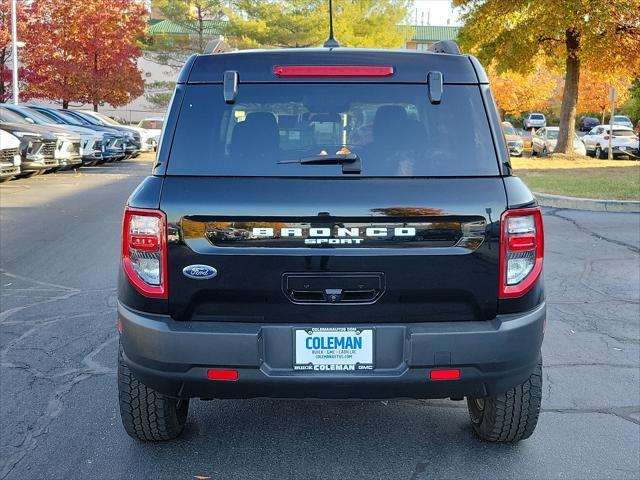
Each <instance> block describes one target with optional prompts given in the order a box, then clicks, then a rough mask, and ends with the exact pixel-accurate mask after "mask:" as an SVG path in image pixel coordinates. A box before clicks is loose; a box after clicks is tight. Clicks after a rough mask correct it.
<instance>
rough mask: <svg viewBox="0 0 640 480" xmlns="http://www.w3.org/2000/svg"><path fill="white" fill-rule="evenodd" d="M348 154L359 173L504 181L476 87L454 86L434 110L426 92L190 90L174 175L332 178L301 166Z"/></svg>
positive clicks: (174, 151)
mask: <svg viewBox="0 0 640 480" xmlns="http://www.w3.org/2000/svg"><path fill="white" fill-rule="evenodd" d="M343 147H346V149H348V150H349V151H350V152H353V153H355V154H357V155H358V156H359V157H360V158H361V160H362V173H361V174H360V175H361V176H456V175H469V176H470V175H474V176H475V175H498V164H497V160H496V154H495V150H494V146H493V141H492V137H491V134H490V132H489V126H488V123H487V117H486V114H485V110H484V105H483V103H482V99H481V97H480V91H479V89H478V87H477V86H472V85H446V86H445V88H444V94H443V98H442V102H441V104H439V105H433V104H431V103H430V102H429V100H428V93H427V89H426V87H425V86H424V85H398V84H367V85H359V84H286V85H285V84H268V85H265V84H262V85H256V84H240V85H239V92H238V96H237V99H236V102H235V103H234V104H231V105H228V104H225V102H224V100H223V95H222V86H221V85H189V86H188V87H187V91H186V92H185V97H184V100H183V102H182V108H181V112H180V116H179V121H178V125H177V127H176V131H175V135H174V140H173V145H172V147H171V154H170V159H169V164H168V170H167V173H168V174H170V175H171V174H174V175H233V176H327V175H329V176H333V175H338V176H341V175H342V168H341V166H340V165H318V164H313V165H311V164H306V165H301V164H300V163H296V162H298V161H299V160H300V159H301V158H306V157H314V156H318V155H324V154H325V153H326V154H327V155H332V156H334V155H335V154H336V152H338V151H339V150H341V149H342V148H343Z"/></svg>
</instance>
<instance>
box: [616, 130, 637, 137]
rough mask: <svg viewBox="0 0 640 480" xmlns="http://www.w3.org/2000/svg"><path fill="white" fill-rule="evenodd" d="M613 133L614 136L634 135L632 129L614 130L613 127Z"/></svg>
mask: <svg viewBox="0 0 640 480" xmlns="http://www.w3.org/2000/svg"><path fill="white" fill-rule="evenodd" d="M613 135H614V136H616V137H635V136H636V134H635V133H633V130H616V129H615V128H614V129H613Z"/></svg>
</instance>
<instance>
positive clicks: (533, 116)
mask: <svg viewBox="0 0 640 480" xmlns="http://www.w3.org/2000/svg"><path fill="white" fill-rule="evenodd" d="M522 125H523V127H524V129H525V130H531V129H532V128H542V127H546V126H547V118H546V117H545V116H544V114H543V113H527V114H526V115H525V116H524V119H523V120H522Z"/></svg>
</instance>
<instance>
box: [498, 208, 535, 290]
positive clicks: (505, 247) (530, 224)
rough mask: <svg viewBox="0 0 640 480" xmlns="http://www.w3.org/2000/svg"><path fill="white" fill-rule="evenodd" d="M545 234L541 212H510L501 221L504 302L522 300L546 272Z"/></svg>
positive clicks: (533, 210)
mask: <svg viewBox="0 0 640 480" xmlns="http://www.w3.org/2000/svg"><path fill="white" fill-rule="evenodd" d="M543 257H544V232H543V228H542V214H541V212H540V209H539V208H522V209H517V210H507V211H506V212H504V213H503V214H502V218H501V220H500V284H499V291H500V298H514V297H520V296H522V295H524V294H525V293H527V292H528V291H529V290H531V288H532V287H533V284H534V283H535V282H536V280H537V279H538V278H539V277H540V273H541V272H542V259H543Z"/></svg>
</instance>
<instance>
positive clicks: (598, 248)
mask: <svg viewBox="0 0 640 480" xmlns="http://www.w3.org/2000/svg"><path fill="white" fill-rule="evenodd" d="M149 171H150V163H149V161H148V160H147V161H144V160H136V161H126V162H122V163H120V164H115V165H107V166H101V167H95V168H87V169H83V170H82V171H81V173H74V172H64V173H58V174H52V175H44V176H38V177H34V178H30V179H24V180H20V181H12V182H8V183H5V184H2V185H1V186H0V242H1V247H2V248H1V252H0V267H1V275H0V282H1V283H0V286H1V297H0V300H1V305H0V307H1V308H0V361H1V369H0V422H1V424H0V435H1V442H0V479H5V478H7V479H9V478H10V479H41V478H55V479H63V478H64V479H85V478H95V479H102V478H106V479H111V478H132V479H133V478H135V479H139V478H153V479H159V478H162V479H164V478H167V479H182V478H184V479H193V478H194V476H203V477H205V478H206V477H210V478H211V479H236V478H242V479H257V478H277V479H283V478H307V479H316V478H318V479H320V478H323V479H324V478H340V479H343V480H345V479H355V478H359V479H427V478H461V479H462V478H487V479H499V478H500V479H501V478H504V479H514V478H540V479H550V478H561V479H572V478H581V479H582V478H598V479H600V478H633V479H637V478H639V477H640V215H636V214H612V213H592V212H577V211H570V210H546V211H545V227H546V235H547V237H546V258H545V262H546V264H545V281H546V286H547V299H548V306H549V315H548V323H547V333H546V339H545V343H544V347H543V351H544V362H545V374H544V400H543V412H542V414H541V418H540V423H539V425H538V429H537V430H536V432H535V433H534V435H533V436H532V437H531V438H530V439H529V440H527V441H524V442H522V443H520V444H517V445H491V444H486V443H480V442H479V441H477V440H476V439H475V438H474V436H473V433H472V431H471V428H470V426H469V422H468V416H467V411H466V404H464V403H463V402H452V401H445V400H430V401H416V400H402V401H388V402H387V401H384V402H381V401H375V402H360V401H340V402H329V401H273V400H247V401H210V402H202V401H195V402H194V403H193V404H192V406H193V408H192V410H191V412H190V416H189V421H188V424H187V428H186V432H185V435H184V436H183V437H182V438H181V439H180V440H178V441H174V442H171V443H164V444H155V445H152V444H141V443H138V442H136V441H134V440H132V439H131V438H129V437H128V436H127V435H126V434H125V433H124V430H123V429H122V427H121V425H120V418H119V414H118V411H117V408H118V406H117V400H116V378H115V361H116V351H117V332H116V326H115V301H116V300H115V298H116V292H115V286H116V267H117V263H118V258H119V235H120V222H121V215H122V208H123V205H124V202H125V200H126V198H127V196H128V195H129V193H130V192H131V191H132V190H133V188H134V187H135V186H136V184H137V183H138V182H139V181H140V179H141V178H142V177H143V176H145V175H146V174H148V172H149Z"/></svg>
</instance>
